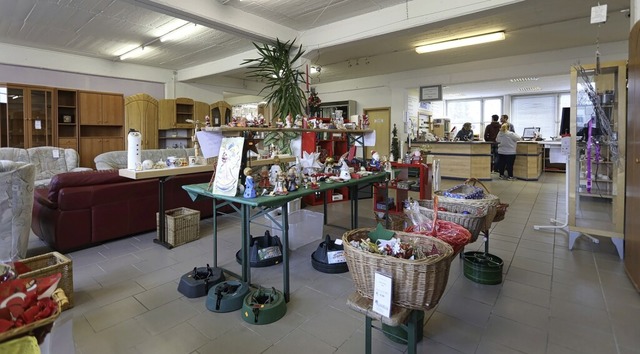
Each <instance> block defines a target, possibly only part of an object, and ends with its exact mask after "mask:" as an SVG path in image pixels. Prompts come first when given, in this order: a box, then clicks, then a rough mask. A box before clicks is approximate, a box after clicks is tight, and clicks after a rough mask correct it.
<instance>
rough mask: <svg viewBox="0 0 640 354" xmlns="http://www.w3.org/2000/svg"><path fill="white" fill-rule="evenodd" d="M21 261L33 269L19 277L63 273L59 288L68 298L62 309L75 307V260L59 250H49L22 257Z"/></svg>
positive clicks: (36, 276)
mask: <svg viewBox="0 0 640 354" xmlns="http://www.w3.org/2000/svg"><path fill="white" fill-rule="evenodd" d="M20 262H21V263H22V264H23V265H25V266H26V267H27V268H29V269H31V270H30V271H28V272H26V273H21V274H18V278H42V277H46V276H48V275H53V274H56V273H60V274H62V278H60V282H59V283H58V288H60V289H62V290H64V294H65V297H66V300H67V301H65V302H64V306H63V307H62V310H63V311H64V310H68V309H70V308H72V307H73V305H74V303H73V262H72V261H71V259H70V258H68V257H67V256H65V255H63V254H62V253H59V252H49V253H45V254H41V255H39V256H34V257H30V258H25V259H22V260H20Z"/></svg>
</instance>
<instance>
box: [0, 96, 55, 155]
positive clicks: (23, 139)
mask: <svg viewBox="0 0 640 354" xmlns="http://www.w3.org/2000/svg"><path fill="white" fill-rule="evenodd" d="M6 90H7V97H8V98H9V99H8V100H7V103H6V104H3V106H6V108H4V107H3V108H4V110H5V113H4V114H3V118H5V119H3V120H2V125H1V126H0V131H1V132H2V139H1V144H2V146H8V147H16V148H31V147H37V146H50V145H54V144H55V136H56V126H55V121H54V120H53V113H54V112H53V89H51V88H45V87H32V86H13V85H7V86H6Z"/></svg>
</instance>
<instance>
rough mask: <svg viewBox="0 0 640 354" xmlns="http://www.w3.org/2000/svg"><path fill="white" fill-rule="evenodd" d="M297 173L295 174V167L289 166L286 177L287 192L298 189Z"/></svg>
mask: <svg viewBox="0 0 640 354" xmlns="http://www.w3.org/2000/svg"><path fill="white" fill-rule="evenodd" d="M296 180H297V175H296V169H295V168H294V167H291V168H289V174H288V177H287V190H288V191H289V192H295V191H297V190H298V183H297V181H296Z"/></svg>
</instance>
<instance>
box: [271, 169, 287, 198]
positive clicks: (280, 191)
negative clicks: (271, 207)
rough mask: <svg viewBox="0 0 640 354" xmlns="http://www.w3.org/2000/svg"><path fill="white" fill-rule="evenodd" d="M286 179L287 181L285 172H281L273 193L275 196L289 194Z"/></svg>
mask: <svg viewBox="0 0 640 354" xmlns="http://www.w3.org/2000/svg"><path fill="white" fill-rule="evenodd" d="M276 166H277V165H276ZM278 169H280V167H278ZM286 179H287V175H286V174H285V173H284V171H281V170H280V172H278V175H277V179H276V183H275V187H274V188H273V193H274V194H275V195H286V194H288V192H287V187H286V186H285V183H286Z"/></svg>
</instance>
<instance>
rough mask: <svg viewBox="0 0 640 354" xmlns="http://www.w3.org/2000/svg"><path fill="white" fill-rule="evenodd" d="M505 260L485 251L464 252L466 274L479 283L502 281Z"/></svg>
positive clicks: (498, 282) (468, 277) (488, 283)
mask: <svg viewBox="0 0 640 354" xmlns="http://www.w3.org/2000/svg"><path fill="white" fill-rule="evenodd" d="M503 265H504V262H503V261H502V259H501V258H500V257H498V256H495V255H492V254H491V253H484V252H465V253H464V276H465V277H467V279H470V280H471V281H473V282H476V283H479V284H487V285H495V284H500V283H502V266H503Z"/></svg>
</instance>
